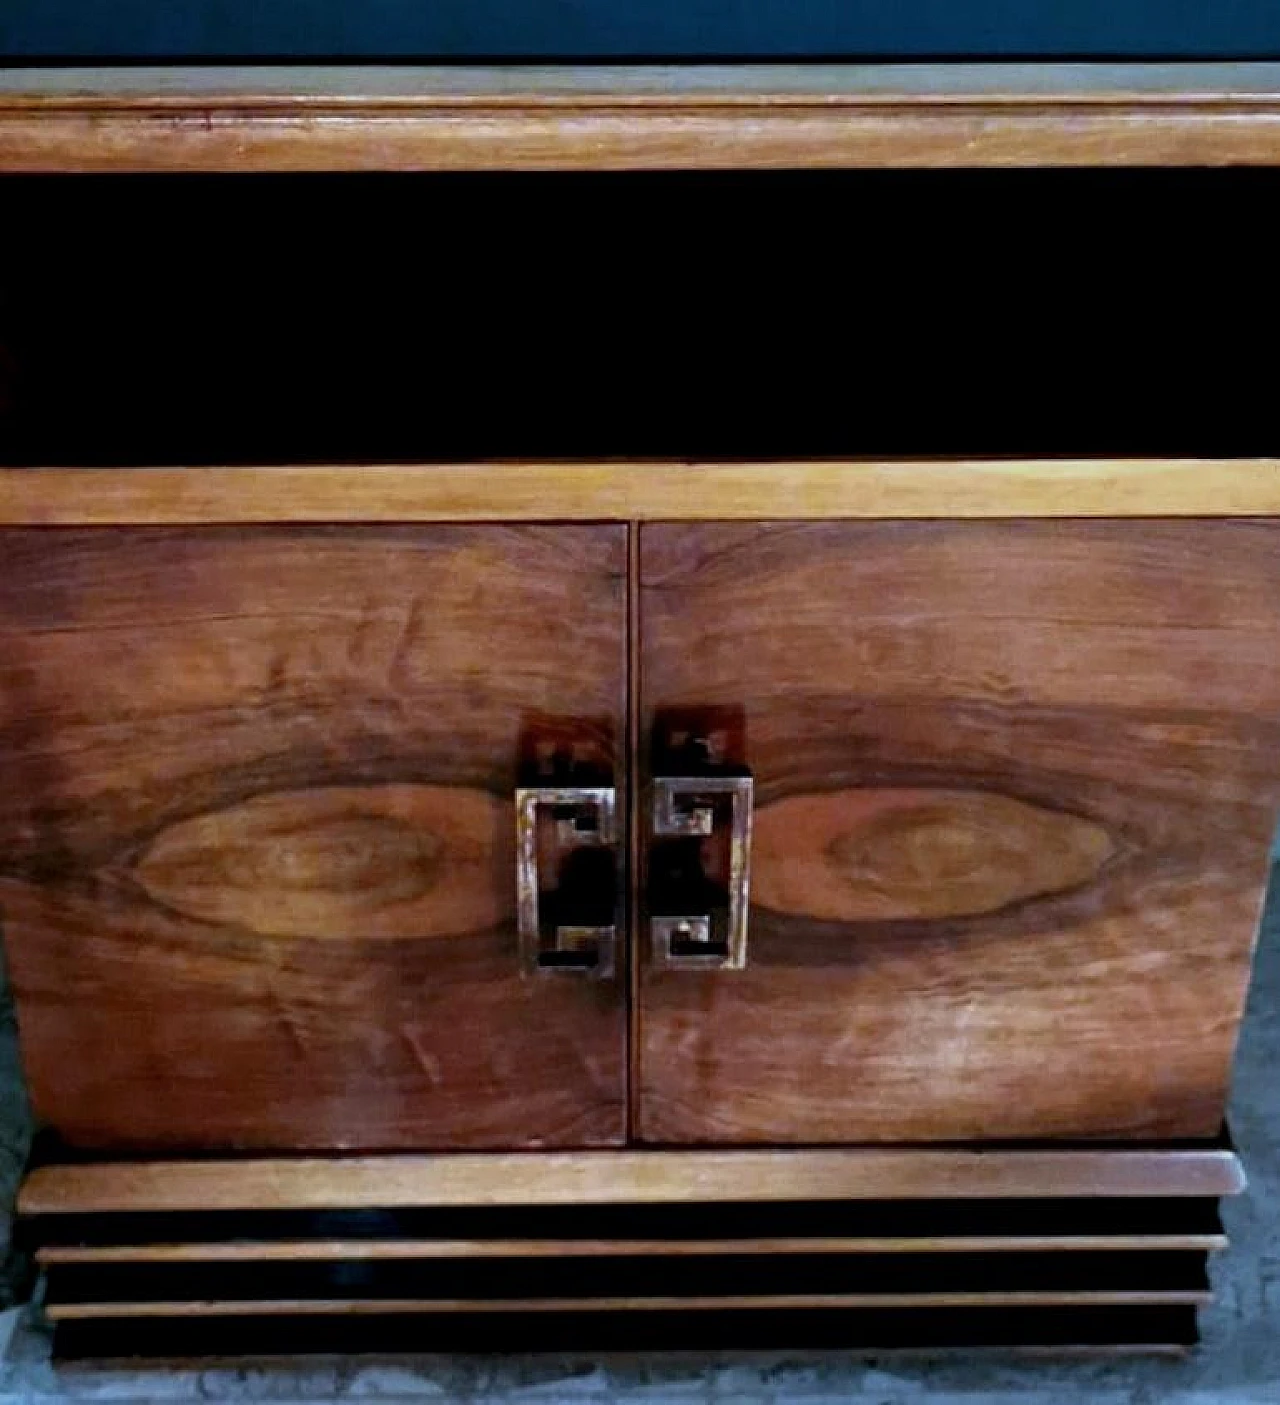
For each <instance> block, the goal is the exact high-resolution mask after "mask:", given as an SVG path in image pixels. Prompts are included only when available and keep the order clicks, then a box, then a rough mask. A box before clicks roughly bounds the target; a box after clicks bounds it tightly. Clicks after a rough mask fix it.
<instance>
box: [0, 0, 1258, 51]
mask: <svg viewBox="0 0 1280 1405" xmlns="http://www.w3.org/2000/svg"><path fill="white" fill-rule="evenodd" d="M962 57H965V58H973V59H983V58H988V59H991V58H1013V57H1025V58H1046V59H1047V58H1059V59H1065V58H1151V59H1156V58H1187V59H1193V58H1200V59H1211V58H1240V59H1266V58H1276V57H1280V3H1277V0H182V3H179V4H175V3H173V0H111V3H110V4H104V3H102V0H0V61H7V62H14V61H38V60H63V61H71V62H74V61H82V62H98V61H103V60H112V61H120V60H131V59H132V60H139V61H147V60H163V61H166V62H173V61H182V60H192V61H203V62H208V61H209V60H211V59H213V60H216V59H228V60H252V59H267V58H277V59H278V58H308V59H316V58H320V59H325V58H328V59H334V60H343V59H347V60H354V59H388V60H405V61H410V60H418V61H425V60H441V59H472V60H479V59H505V60H513V59H514V60H519V59H530V60H535V59H542V60H544V59H562V60H579V59H581V60H590V59H609V58H617V59H642V58H666V59H690V60H697V59H717V58H719V59H735V58H741V59H756V60H760V59H802V58H827V59H831V58H865V59H895V58H896V59H925V58H962Z"/></svg>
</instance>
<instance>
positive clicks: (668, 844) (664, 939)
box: [649, 774, 754, 971]
mask: <svg viewBox="0 0 1280 1405" xmlns="http://www.w3.org/2000/svg"><path fill="white" fill-rule="evenodd" d="M753 799H754V787H753V784H752V780H751V777H750V775H746V774H743V775H732V776H725V775H720V776H655V777H654V779H653V834H654V838H655V840H657V841H659V842H658V843H655V845H654V847H653V850H652V851H651V854H650V881H649V930H650V937H651V941H652V946H653V960H654V962H655V963H656V964H657V965H659V966H668V967H683V968H687V969H691V970H704V971H705V970H719V971H740V970H742V968H743V967H744V966H745V965H746V964H747V920H748V918H747V914H748V910H749V907H750V896H751V812H752V803H753ZM663 841H665V842H663Z"/></svg>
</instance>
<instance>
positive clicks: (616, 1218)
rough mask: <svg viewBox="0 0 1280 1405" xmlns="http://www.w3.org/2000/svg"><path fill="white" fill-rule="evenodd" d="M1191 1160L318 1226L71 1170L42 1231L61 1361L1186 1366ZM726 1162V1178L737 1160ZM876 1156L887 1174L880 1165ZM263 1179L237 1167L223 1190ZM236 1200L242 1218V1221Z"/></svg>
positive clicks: (378, 1215) (40, 1196)
mask: <svg viewBox="0 0 1280 1405" xmlns="http://www.w3.org/2000/svg"><path fill="white" fill-rule="evenodd" d="M1075 1154H1076V1153H1071V1152H1063V1153H1055V1155H1056V1156H1058V1157H1059V1159H1061V1158H1062V1157H1064V1156H1065V1157H1068V1158H1069V1157H1071V1156H1072V1155H1075ZM1078 1154H1079V1155H1080V1156H1081V1157H1084V1158H1090V1165H1091V1167H1092V1169H1091V1171H1090V1175H1091V1176H1094V1177H1099V1173H1100V1170H1101V1171H1105V1170H1106V1167H1105V1159H1106V1158H1107V1157H1108V1156H1109V1155H1112V1154H1114V1155H1115V1156H1117V1157H1121V1158H1129V1160H1128V1161H1126V1162H1124V1163H1123V1165H1124V1166H1126V1167H1130V1168H1131V1166H1132V1157H1133V1155H1134V1153H1133V1152H1116V1153H1109V1152H1106V1151H1085V1152H1080V1153H1078ZM1146 1154H1147V1155H1148V1156H1150V1158H1151V1165H1152V1166H1153V1167H1160V1166H1161V1165H1162V1163H1161V1162H1160V1160H1159V1156H1160V1154H1159V1153H1158V1152H1156V1151H1154V1150H1153V1151H1150V1152H1148V1153H1146ZM1188 1154H1189V1153H1188V1152H1187V1151H1186V1149H1185V1148H1184V1149H1171V1150H1170V1151H1169V1152H1168V1153H1167V1155H1168V1157H1169V1160H1168V1162H1167V1163H1164V1164H1163V1170H1162V1173H1161V1175H1159V1176H1156V1177H1154V1178H1153V1180H1152V1183H1151V1185H1150V1186H1149V1187H1147V1188H1146V1189H1145V1190H1144V1188H1143V1186H1142V1185H1141V1184H1139V1183H1137V1182H1133V1183H1132V1184H1129V1185H1128V1188H1127V1189H1126V1190H1117V1182H1115V1181H1114V1180H1109V1179H1108V1176H1107V1175H1106V1174H1101V1175H1100V1178H1099V1179H1098V1185H1099V1187H1100V1189H1101V1190H1102V1193H1093V1194H1088V1193H1076V1194H1064V1193H1063V1185H1062V1182H1061V1181H1060V1182H1059V1183H1058V1184H1055V1183H1054V1182H1052V1181H1046V1182H1045V1183H1044V1184H1043V1185H1042V1186H1040V1187H1039V1188H1038V1189H1037V1188H1036V1187H1034V1186H1033V1185H1031V1184H1030V1183H1029V1182H1028V1180H1027V1170H1028V1167H1029V1166H1030V1165H1032V1164H1035V1163H1033V1162H1028V1161H1025V1160H1023V1161H1021V1162H1019V1161H1018V1160H1017V1158H1019V1157H1024V1158H1025V1157H1034V1156H1037V1155H1041V1153H1035V1152H1008V1153H1004V1152H991V1153H984V1155H988V1156H991V1157H993V1158H996V1159H997V1160H999V1159H1000V1158H1005V1159H1007V1160H1009V1162H1010V1164H1009V1178H1008V1183H1009V1184H1010V1185H1013V1186H1016V1187H1017V1193H1015V1194H1008V1193H1004V1194H1002V1193H999V1192H998V1190H997V1191H995V1193H987V1194H980V1193H979V1194H975V1193H974V1191H975V1189H976V1188H977V1187H976V1184H973V1183H968V1182H963V1181H957V1180H956V1179H955V1177H954V1176H952V1177H949V1178H944V1180H943V1181H941V1182H940V1183H939V1192H938V1193H935V1194H933V1195H927V1196H926V1195H921V1194H919V1192H918V1191H915V1192H913V1193H908V1194H901V1195H897V1196H894V1195H892V1192H891V1191H889V1190H887V1189H886V1188H885V1187H884V1186H883V1185H881V1186H880V1188H879V1190H878V1191H877V1192H876V1193H875V1194H874V1195H873V1194H869V1193H867V1192H868V1191H869V1190H871V1189H873V1186H872V1183H871V1182H866V1183H864V1189H863V1192H862V1193H861V1194H860V1193H858V1184H859V1182H858V1180H857V1173H858V1167H859V1165H860V1163H859V1161H858V1158H859V1157H860V1156H862V1155H863V1153H858V1152H852V1151H851V1152H848V1153H844V1155H845V1156H847V1158H848V1174H849V1176H850V1179H849V1182H848V1187H849V1188H848V1191H847V1192H846V1194H845V1195H844V1196H843V1197H842V1198H837V1197H836V1196H834V1195H827V1196H824V1197H822V1198H814V1197H804V1198H802V1197H800V1196H795V1197H793V1198H781V1197H780V1196H779V1195H774V1196H768V1197H755V1198H752V1197H749V1196H745V1195H743V1196H739V1197H738V1198H735V1199H718V1198H715V1197H714V1196H713V1195H711V1194H709V1193H708V1187H707V1185H706V1183H705V1182H704V1183H703V1184H702V1187H701V1191H700V1193H699V1191H698V1189H697V1187H696V1186H695V1185H694V1183H693V1182H690V1184H689V1185H688V1186H686V1187H685V1188H684V1189H683V1191H681V1192H680V1193H677V1182H678V1177H677V1178H676V1179H674V1180H671V1181H669V1182H668V1186H669V1193H667V1194H664V1195H662V1196H654V1195H651V1196H650V1197H649V1198H648V1199H641V1200H637V1199H635V1198H634V1194H633V1191H634V1188H633V1187H632V1188H631V1189H629V1187H630V1186H631V1179H630V1177H631V1172H628V1171H627V1170H626V1168H627V1166H628V1165H629V1164H630V1162H633V1161H634V1158H635V1156H636V1154H635V1153H625V1154H622V1155H621V1156H620V1157H619V1158H618V1165H619V1168H620V1180H619V1185H618V1195H617V1196H616V1197H615V1198H614V1199H613V1200H612V1201H610V1200H608V1199H607V1198H604V1197H603V1196H600V1197H597V1198H596V1199H595V1200H586V1201H578V1202H577V1203H574V1202H569V1201H562V1202H561V1203H546V1202H545V1200H544V1201H543V1202H542V1203H537V1201H536V1197H533V1196H527V1197H526V1199H533V1200H534V1203H523V1204H522V1203H520V1199H521V1196H520V1193H519V1192H518V1191H514V1192H513V1193H512V1194H511V1195H510V1196H508V1197H505V1198H504V1199H502V1200H501V1201H499V1202H498V1203H494V1202H493V1201H488V1202H484V1201H481V1202H480V1203H476V1200H475V1199H474V1198H473V1199H472V1200H471V1201H470V1202H466V1201H461V1202H460V1200H459V1197H458V1196H457V1195H456V1194H455V1193H454V1192H453V1191H452V1190H449V1191H448V1192H447V1193H446V1192H445V1191H444V1190H443V1189H442V1188H443V1187H446V1186H452V1185H453V1184H454V1182H453V1181H452V1180H441V1181H438V1182H433V1181H432V1178H431V1176H429V1175H427V1176H424V1178H423V1180H422V1186H423V1193H422V1195H421V1196H420V1197H418V1203H416V1204H414V1203H408V1202H410V1201H411V1200H412V1197H410V1196H408V1195H407V1194H406V1193H405V1192H404V1189H403V1185H404V1183H403V1180H398V1181H396V1182H395V1184H396V1185H397V1186H398V1187H399V1189H398V1191H397V1195H396V1197H395V1199H396V1203H394V1204H390V1205H386V1206H378V1205H375V1204H369V1203H367V1199H366V1194H367V1193H371V1192H367V1191H366V1192H362V1194H361V1196H358V1197H357V1196H354V1195H352V1194H351V1193H350V1190H349V1187H348V1190H347V1191H346V1192H344V1194H343V1195H333V1196H331V1197H330V1199H331V1203H330V1204H329V1205H327V1206H325V1207H322V1208H316V1207H315V1205H314V1204H309V1205H306V1206H300V1205H296V1204H292V1205H291V1204H289V1203H287V1202H285V1203H276V1204H274V1205H272V1206H269V1207H268V1206H264V1205H262V1204H261V1203H259V1202H260V1201H261V1199H262V1197H261V1196H260V1195H259V1194H258V1193H257V1191H255V1192H254V1193H253V1194H252V1195H250V1194H248V1193H239V1194H237V1193H236V1192H234V1191H231V1190H228V1193H227V1195H226V1196H224V1197H223V1199H222V1200H221V1201H219V1202H217V1203H216V1205H215V1207H214V1208H194V1207H187V1206H176V1205H175V1204H174V1202H175V1200H180V1199H181V1197H180V1196H178V1195H176V1193H174V1192H173V1185H174V1184H176V1182H173V1183H170V1184H169V1188H168V1190H167V1191H166V1192H165V1193H163V1194H156V1195H155V1196H153V1198H152V1199H151V1200H150V1201H147V1200H142V1201H140V1200H138V1199H137V1197H136V1196H133V1197H132V1198H131V1196H130V1194H128V1193H123V1192H119V1191H113V1192H111V1195H108V1194H107V1192H106V1190H105V1189H104V1187H105V1186H106V1185H108V1184H111V1183H113V1182H112V1181H111V1177H112V1176H118V1175H119V1174H120V1173H121V1171H122V1170H123V1168H122V1167H120V1166H119V1165H117V1166H116V1167H115V1168H114V1169H113V1168H111V1167H106V1166H101V1165H100V1166H97V1167H93V1166H79V1167H70V1166H69V1167H65V1168H45V1170H44V1171H42V1172H39V1173H36V1175H35V1176H33V1178H32V1180H31V1182H29V1193H28V1194H27V1196H26V1205H27V1211H28V1213H27V1217H26V1218H25V1220H24V1222H23V1226H24V1232H25V1233H26V1235H27V1239H28V1242H29V1244H30V1245H31V1247H32V1248H33V1249H34V1250H35V1253H36V1257H37V1261H38V1262H39V1264H40V1266H41V1268H42V1270H43V1272H44V1311H45V1313H46V1314H47V1316H48V1317H49V1319H50V1320H51V1321H52V1322H53V1324H54V1326H55V1329H56V1330H55V1351H56V1352H57V1354H58V1355H60V1356H63V1357H81V1358H84V1357H120V1356H149V1357H157V1356H160V1357H169V1358H172V1357H175V1356H190V1355H201V1354H207V1353H217V1354H238V1355H244V1354H262V1353H272V1354H279V1353H289V1354H296V1353H313V1352H317V1351H323V1352H326V1353H329V1352H335V1351H375V1352H436V1351H469V1350H472V1351H473V1350H483V1351H500V1350H510V1351H536V1350H557V1351H563V1350H589V1351H604V1350H637V1349H641V1350H642V1349H649V1348H653V1349H689V1348H692V1349H729V1348H749V1349H804V1348H839V1349H845V1350H866V1351H890V1350H904V1349H905V1350H941V1349H947V1348H970V1347H997V1348H1031V1349H1045V1350H1052V1351H1062V1350H1076V1349H1080V1350H1103V1351H1115V1350H1153V1351H1161V1350H1182V1349H1185V1348H1186V1347H1188V1346H1189V1345H1191V1344H1192V1343H1193V1342H1194V1341H1195V1340H1196V1335H1197V1330H1196V1312H1197V1309H1198V1308H1199V1307H1200V1306H1202V1305H1203V1304H1204V1303H1205V1302H1207V1301H1208V1299H1209V1283H1208V1276H1207V1271H1206V1269H1207V1259H1208V1256H1209V1254H1211V1253H1213V1252H1214V1251H1216V1250H1219V1249H1221V1248H1223V1247H1224V1246H1225V1243H1226V1240H1225V1237H1224V1235H1223V1231H1222V1226H1221V1222H1220V1220H1219V1217H1218V1197H1217V1195H1215V1194H1212V1193H1204V1192H1205V1185H1204V1181H1203V1170H1204V1168H1203V1167H1202V1166H1197V1167H1195V1168H1194V1171H1195V1174H1193V1175H1188V1174H1187V1165H1188V1163H1187V1160H1186V1158H1187V1156H1188ZM1206 1154H1210V1155H1212V1154H1214V1153H1206ZM1216 1154H1217V1155H1218V1156H1219V1157H1220V1158H1221V1163H1220V1168H1221V1170H1222V1172H1223V1179H1224V1185H1223V1187H1222V1190H1223V1192H1224V1193H1229V1190H1230V1189H1231V1188H1234V1183H1235V1182H1236V1181H1238V1179H1239V1176H1238V1166H1234V1168H1233V1166H1232V1163H1233V1162H1234V1158H1233V1156H1232V1155H1231V1153H1230V1152H1229V1151H1228V1150H1225V1149H1224V1150H1222V1151H1220V1152H1218V1153H1216ZM650 1155H652V1157H653V1161H654V1166H655V1169H656V1168H657V1166H658V1164H659V1163H660V1162H662V1161H663V1159H664V1158H667V1157H670V1158H672V1160H671V1165H672V1166H677V1165H678V1164H679V1162H678V1158H679V1157H680V1155H681V1153H663V1152H654V1153H651V1154H650ZM723 1155H724V1157H725V1159H726V1166H728V1165H729V1164H731V1163H730V1161H729V1158H731V1157H732V1155H733V1154H732V1153H724V1154H723ZM750 1155H756V1153H751V1154H750ZM806 1155H811V1156H812V1157H814V1158H816V1157H825V1158H827V1162H826V1164H827V1166H828V1169H830V1166H831V1164H832V1163H831V1158H832V1157H833V1156H837V1155H839V1154H838V1153H832V1152H822V1153H811V1154H808V1153H802V1152H788V1153H778V1156H779V1158H781V1160H782V1162H783V1164H785V1163H786V1161H787V1158H792V1164H793V1165H794V1166H795V1167H796V1168H797V1170H798V1171H804V1170H805V1169H806V1168H805V1166H804V1165H803V1164H802V1162H803V1158H804V1157H806ZM865 1155H866V1156H867V1157H868V1160H867V1161H866V1163H865V1164H866V1165H872V1164H874V1158H875V1157H877V1156H883V1155H884V1154H883V1153H866V1154H865ZM904 1155H908V1156H909V1155H911V1153H904ZM921 1155H922V1156H933V1157H937V1156H938V1155H939V1153H936V1152H931V1153H921ZM956 1155H957V1157H965V1156H971V1155H972V1153H964V1152H958V1153H956ZM628 1158H630V1162H629V1161H628ZM497 1159H498V1160H506V1161H507V1162H508V1164H509V1165H510V1164H511V1163H512V1162H513V1160H518V1159H514V1158H497ZM137 1164H138V1163H135V1165H137ZM161 1164H162V1163H150V1168H151V1170H152V1171H153V1172H154V1171H155V1170H156V1169H157V1168H158V1167H159V1166H160V1165H161ZM170 1164H171V1165H173V1166H175V1167H181V1166H182V1165H183V1164H184V1163H170ZM203 1164H204V1165H205V1166H208V1164H209V1163H203ZM260 1164H261V1163H260ZM424 1164H425V1163H424ZM596 1164H597V1166H598V1167H602V1168H603V1167H605V1166H606V1165H607V1164H608V1163H607V1162H606V1161H604V1160H600V1161H597V1163H596ZM922 1164H923V1163H922ZM1046 1164H1054V1165H1057V1163H1046ZM245 1165H246V1163H227V1165H226V1170H227V1173H228V1181H229V1184H230V1183H232V1182H234V1181H235V1178H236V1176H237V1175H241V1176H243V1175H244V1171H243V1167H244V1166H245ZM524 1165H525V1167H526V1169H529V1168H531V1162H530V1161H529V1159H528V1158H526V1159H525V1162H524ZM237 1166H238V1167H239V1168H240V1169H239V1170H237ZM809 1169H812V1168H811V1167H810V1168H809ZM624 1172H625V1173H624ZM182 1174H183V1173H182V1172H181V1171H175V1176H177V1177H178V1179H179V1180H180V1179H181V1175H182ZM60 1175H61V1176H63V1177H64V1178H70V1179H64V1181H62V1182H60V1181H59V1179H58V1177H59V1176H60ZM95 1177H97V1179H96V1180H95ZM104 1177H105V1179H104ZM516 1179H517V1181H518V1180H519V1177H518V1176H517V1177H516ZM730 1179H731V1178H730ZM804 1180H805V1176H804V1175H800V1176H799V1182H800V1183H803V1182H804ZM997 1180H998V1178H996V1179H995V1180H992V1182H991V1184H992V1187H993V1188H994V1187H995V1186H996V1183H997ZM1066 1180H1067V1181H1068V1182H1069V1181H1070V1178H1069V1177H1068V1178H1066ZM162 1182H163V1176H161V1177H160V1180H159V1182H158V1181H157V1180H156V1179H155V1177H154V1175H153V1176H152V1178H151V1179H150V1180H148V1179H147V1178H146V1177H142V1178H141V1179H135V1180H133V1181H132V1182H131V1183H132V1184H133V1185H135V1186H136V1185H138V1184H148V1185H153V1186H154V1185H156V1184H160V1183H162ZM124 1183H125V1182H121V1184H124ZM250 1183H251V1182H250V1181H249V1180H247V1179H246V1180H244V1181H243V1182H242V1185H243V1186H248V1185H249V1184H250ZM390 1183H391V1182H388V1184H390ZM527 1183H528V1184H533V1182H527ZM1228 1183H1230V1184H1228ZM253 1184H257V1183H256V1182H253ZM370 1184H372V1182H370ZM433 1184H435V1185H436V1191H434V1192H433V1190H432V1185H433ZM653 1184H654V1182H653V1181H650V1182H649V1185H650V1186H651V1187H652V1185H653ZM60 1185H61V1187H62V1190H63V1191H66V1192H67V1193H66V1194H64V1195H62V1198H61V1199H57V1197H55V1196H53V1195H52V1192H51V1188H52V1189H54V1190H56V1189H58V1187H59V1186H60ZM958 1185H959V1186H961V1187H962V1188H961V1189H960V1190H957V1188H956V1187H957V1186H958ZM71 1186H78V1187H79V1190H78V1191H77V1192H76V1193H75V1194H71V1193H70V1192H69V1190H68V1187H71ZM944 1187H945V1188H944ZM112 1195H114V1197H115V1198H114V1199H112V1198H111V1196H112ZM237 1198H238V1199H239V1200H241V1201H242V1202H245V1203H242V1204H241V1205H228V1204H227V1203H226V1202H227V1201H228V1200H231V1201H234V1200H236V1199H237ZM313 1198H314V1197H313ZM55 1199H57V1204H56V1208H55V1206H54V1203H53V1202H54V1200H55ZM344 1199H345V1200H346V1201H348V1202H349V1201H351V1200H353V1199H360V1200H361V1201H362V1203H359V1204H351V1203H343V1201H344Z"/></svg>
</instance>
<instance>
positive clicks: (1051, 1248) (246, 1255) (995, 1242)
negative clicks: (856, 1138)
mask: <svg viewBox="0 0 1280 1405" xmlns="http://www.w3.org/2000/svg"><path fill="white" fill-rule="evenodd" d="M1226 1247H1227V1240H1226V1236H1225V1235H1221V1234H1201V1235H1197V1234H1191V1233H1187V1234H1168V1235H1140V1234H1131V1235H1123V1234H1110V1235H1102V1234H1095V1235H1072V1236H1065V1235H1060V1236H1055V1235H1040V1236H1024V1237H1022V1238H1016V1239H1015V1238H1000V1237H998V1236H995V1235H989V1236H985V1237H984V1236H981V1235H969V1236H964V1235H955V1236H953V1237H951V1238H948V1239H941V1238H914V1239H904V1238H887V1237H883V1236H882V1237H880V1238H868V1239H849V1238H839V1237H829V1238H822V1237H819V1236H816V1235H809V1236H806V1237H805V1238H801V1239H794V1238H793V1239H783V1238H759V1239H696V1240H672V1239H585V1240H584V1239H575V1240H573V1241H572V1242H571V1243H568V1244H567V1243H566V1242H565V1240H563V1239H493V1240H484V1239H383V1240H361V1239H323V1240H316V1239H298V1240H287V1239H286V1240H279V1241H277V1242H275V1243H271V1242H266V1241H261V1242H256V1243H247V1242H236V1243H228V1244H218V1243H214V1244H204V1243H195V1244H107V1245H100V1244H96V1245H74V1244H70V1245H66V1244H55V1245H49V1246H47V1247H44V1248H41V1249H40V1250H38V1251H37V1253H36V1261H37V1262H38V1263H40V1264H42V1265H46V1266H47V1265H52V1264H126V1263H259V1262H261V1263H271V1262H275V1261H280V1260H283V1261H286V1262H292V1261H295V1260H303V1261H317V1262H344V1261H346V1262H353V1261H354V1262H360V1261H363V1260H366V1259H372V1260H377V1259H513V1258H519V1259H557V1258H564V1256H565V1255H566V1254H567V1253H569V1252H570V1251H571V1252H572V1254H573V1256H574V1257H575V1258H586V1259H605V1258H610V1259H611V1258H619V1257H621V1258H668V1257H670V1258H687V1257H705V1256H711V1257H721V1256H724V1255H730V1254H751V1255H756V1254H766V1255H767V1254H936V1253H948V1254H998V1253H1018V1254H1045V1253H1103V1252H1125V1251H1132V1252H1145V1251H1159V1252H1170V1253H1176V1252H1182V1251H1192V1252H1195V1251H1203V1252H1206V1253H1212V1252H1215V1251H1217V1250H1219V1249H1225V1248H1226Z"/></svg>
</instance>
